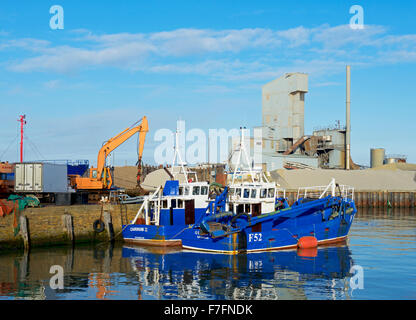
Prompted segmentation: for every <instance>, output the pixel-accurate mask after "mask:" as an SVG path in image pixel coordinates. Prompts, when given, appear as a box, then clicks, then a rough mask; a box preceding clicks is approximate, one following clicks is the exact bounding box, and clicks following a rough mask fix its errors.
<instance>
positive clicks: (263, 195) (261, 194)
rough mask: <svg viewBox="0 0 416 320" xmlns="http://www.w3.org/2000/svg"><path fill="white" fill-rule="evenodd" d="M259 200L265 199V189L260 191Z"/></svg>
mask: <svg viewBox="0 0 416 320" xmlns="http://www.w3.org/2000/svg"><path fill="white" fill-rule="evenodd" d="M260 198H267V189H261V190H260Z"/></svg>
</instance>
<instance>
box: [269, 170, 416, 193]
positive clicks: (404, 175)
mask: <svg viewBox="0 0 416 320" xmlns="http://www.w3.org/2000/svg"><path fill="white" fill-rule="evenodd" d="M271 176H272V179H273V180H274V181H276V182H278V183H279V184H280V185H281V187H283V188H285V189H298V188H299V187H313V186H321V185H327V184H328V183H329V182H330V181H331V179H332V178H335V181H336V182H337V183H339V184H345V185H349V186H352V187H354V188H355V190H357V191H358V190H363V191H364V190H366V191H376V190H377V191H379V190H380V191H383V190H386V191H416V171H411V170H385V169H384V170H383V169H378V170H374V169H367V170H351V171H345V170H324V169H316V170H305V169H303V170H285V169H279V170H275V171H273V172H271Z"/></svg>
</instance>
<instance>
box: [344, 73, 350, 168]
mask: <svg viewBox="0 0 416 320" xmlns="http://www.w3.org/2000/svg"><path fill="white" fill-rule="evenodd" d="M346 93H347V99H346V104H347V106H346V121H345V127H346V128H345V151H346V152H345V157H346V159H345V169H346V170H350V157H351V156H350V151H351V149H350V133H351V124H350V104H351V100H350V98H351V97H350V93H351V66H348V65H347V92H346Z"/></svg>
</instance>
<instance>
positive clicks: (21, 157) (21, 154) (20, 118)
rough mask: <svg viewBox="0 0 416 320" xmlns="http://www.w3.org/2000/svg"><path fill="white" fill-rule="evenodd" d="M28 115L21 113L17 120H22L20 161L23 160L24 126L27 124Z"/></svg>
mask: <svg viewBox="0 0 416 320" xmlns="http://www.w3.org/2000/svg"><path fill="white" fill-rule="evenodd" d="M25 119H26V115H20V116H19V119H18V120H17V121H19V122H20V162H23V126H24V125H25V124H26V120H25Z"/></svg>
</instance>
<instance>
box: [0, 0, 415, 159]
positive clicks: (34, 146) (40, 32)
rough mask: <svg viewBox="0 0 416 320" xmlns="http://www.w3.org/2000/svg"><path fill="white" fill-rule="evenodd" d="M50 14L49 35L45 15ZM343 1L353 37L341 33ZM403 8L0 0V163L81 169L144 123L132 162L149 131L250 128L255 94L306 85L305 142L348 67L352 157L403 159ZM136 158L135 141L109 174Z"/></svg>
mask: <svg viewBox="0 0 416 320" xmlns="http://www.w3.org/2000/svg"><path fill="white" fill-rule="evenodd" d="M56 4H57V5H60V6H62V7H63V9H64V29H63V30H52V29H51V28H50V26H49V20H50V19H51V17H52V14H50V13H49V8H50V7H51V6H52V5H56ZM352 5H361V6H362V7H363V9H364V29H362V30H353V29H351V28H350V27H349V21H350V18H351V17H352V14H350V13H349V9H350V7H351V6H352ZM415 9H416V3H414V2H410V1H402V2H399V1H396V2H393V1H389V2H387V1H370V0H365V1H358V2H356V1H320V2H317V1H296V2H293V1H238V2H237V1H146V2H145V1H120V3H118V2H116V1H101V2H98V1H88V2H87V1H74V0H71V1H60V0H58V1H53V2H52V1H18V2H16V1H2V2H1V4H0V59H1V60H0V97H1V99H0V108H1V111H2V124H1V126H0V134H1V135H0V136H1V138H0V157H1V158H0V160H2V161H4V160H9V161H17V160H18V141H17V140H15V139H16V137H17V135H18V122H17V121H16V120H17V118H18V115H19V114H26V116H27V120H28V125H27V128H26V135H27V141H25V146H26V148H25V159H26V160H35V159H72V160H76V159H89V160H90V161H91V162H93V163H94V162H96V154H97V152H98V149H99V147H100V146H101V144H102V142H103V141H105V140H106V139H108V138H110V137H112V136H114V135H115V134H117V133H118V132H120V131H121V130H123V129H124V128H126V127H128V126H130V124H132V123H133V122H134V121H135V120H137V119H139V118H141V117H142V116H143V115H146V116H148V118H149V125H150V129H151V131H150V134H149V136H148V140H147V141H146V146H145V154H144V159H145V161H146V162H152V161H153V150H154V148H155V146H156V145H157V142H155V141H154V140H153V134H154V132H155V131H156V130H157V129H159V128H170V129H172V130H174V128H175V126H176V120H177V119H179V118H180V119H183V120H186V125H187V128H189V129H191V128H201V129H203V130H208V129H209V128H226V129H231V128H238V127H240V126H246V127H253V126H258V125H260V124H261V86H262V85H263V84H265V83H267V82H269V81H271V80H273V79H275V78H277V77H280V76H281V75H283V74H284V73H285V72H305V73H308V75H309V92H308V93H307V94H306V97H305V134H312V130H313V128H315V127H317V126H324V125H332V124H334V123H335V121H336V120H341V123H344V122H345V65H346V64H350V65H351V77H352V88H351V110H352V114H351V126H352V135H351V139H352V147H351V149H352V151H351V153H352V158H353V160H354V161H355V162H357V163H360V164H367V165H368V164H369V160H370V148H374V147H383V148H385V149H386V153H388V154H405V155H407V156H408V161H409V162H413V163H415V162H416V148H415V147H414V138H415V134H414V132H415V130H414V122H415V118H416V111H415V99H414V95H413V92H414V87H415V84H414V76H413V75H414V74H415V73H416V50H415V49H416V30H415V29H416V28H415V24H414V14H415V13H416V10H415ZM135 162H136V139H132V140H130V141H128V142H126V143H125V144H124V145H123V146H121V147H120V148H119V149H117V150H116V152H115V154H114V163H115V164H116V165H124V164H125V163H127V164H134V163H135Z"/></svg>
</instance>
